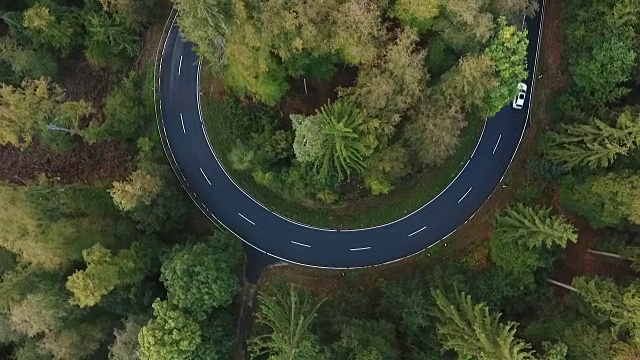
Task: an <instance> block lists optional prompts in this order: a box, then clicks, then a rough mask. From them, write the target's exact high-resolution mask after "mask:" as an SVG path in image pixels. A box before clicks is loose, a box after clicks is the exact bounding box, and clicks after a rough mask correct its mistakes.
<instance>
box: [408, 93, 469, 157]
mask: <svg viewBox="0 0 640 360" xmlns="http://www.w3.org/2000/svg"><path fill="white" fill-rule="evenodd" d="M465 126H467V122H466V121H465V113H464V111H463V105H462V103H461V102H460V100H455V101H451V102H447V100H446V99H445V98H444V97H442V96H439V95H431V96H426V97H425V98H424V99H423V100H422V101H421V102H420V103H419V104H418V107H417V109H415V110H414V112H413V114H412V121H411V122H410V123H409V124H408V125H407V128H406V130H405V132H404V138H405V140H406V141H407V143H408V144H410V146H411V147H412V148H413V150H414V151H415V153H416V154H417V161H418V162H419V163H421V164H422V165H426V166H438V165H441V164H442V163H443V162H444V161H445V160H446V159H447V158H448V157H449V156H451V155H452V154H453V153H454V152H455V150H456V148H457V146H458V142H459V140H460V132H461V131H462V129H463V128H464V127H465Z"/></svg>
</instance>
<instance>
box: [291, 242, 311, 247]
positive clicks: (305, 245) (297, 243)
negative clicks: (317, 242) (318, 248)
mask: <svg viewBox="0 0 640 360" xmlns="http://www.w3.org/2000/svg"><path fill="white" fill-rule="evenodd" d="M291 243H293V244H296V245H300V246H304V247H308V248H310V247H311V245H307V244H303V243H299V242H296V241H293V240H291Z"/></svg>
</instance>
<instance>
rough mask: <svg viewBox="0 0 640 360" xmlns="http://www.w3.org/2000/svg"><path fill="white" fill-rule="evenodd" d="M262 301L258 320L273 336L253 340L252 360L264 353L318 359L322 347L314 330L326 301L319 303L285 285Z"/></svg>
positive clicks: (285, 358) (289, 359) (263, 295)
mask: <svg viewBox="0 0 640 360" xmlns="http://www.w3.org/2000/svg"><path fill="white" fill-rule="evenodd" d="M258 299H259V301H260V309H259V311H258V313H257V315H256V316H257V321H258V323H259V324H262V325H264V326H265V327H267V328H268V329H269V333H267V334H265V335H261V336H258V337H255V338H253V339H252V340H251V343H250V344H249V350H250V352H251V356H252V358H256V357H259V356H261V355H264V354H269V355H270V357H269V359H278V360H280V359H282V360H294V359H295V360H307V359H308V360H311V359H315V358H317V355H318V351H319V348H318V345H317V342H316V339H315V336H314V335H313V334H312V333H311V330H310V327H311V324H312V323H313V320H314V319H315V317H316V312H317V310H318V308H319V307H320V305H322V303H323V302H324V300H321V301H317V300H315V299H314V298H313V297H312V296H311V294H310V293H309V292H308V291H304V290H301V289H299V288H298V287H296V286H294V285H285V284H284V283H280V284H276V285H274V286H271V287H268V288H267V289H266V290H265V291H264V292H261V293H260V294H259V295H258Z"/></svg>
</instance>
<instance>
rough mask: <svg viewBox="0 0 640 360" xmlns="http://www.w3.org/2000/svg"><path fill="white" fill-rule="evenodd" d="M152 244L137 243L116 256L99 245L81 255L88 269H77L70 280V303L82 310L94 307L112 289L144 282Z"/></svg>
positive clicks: (149, 264) (68, 280) (148, 266)
mask: <svg viewBox="0 0 640 360" xmlns="http://www.w3.org/2000/svg"><path fill="white" fill-rule="evenodd" d="M153 246H154V244H150V243H135V244H134V245H132V246H131V248H129V249H124V250H121V251H120V252H119V253H118V255H116V256H114V255H113V254H112V252H111V250H109V249H107V248H105V247H103V246H102V245H100V244H96V245H94V246H93V247H91V248H89V249H87V250H85V251H83V252H82V256H83V257H84V260H85V262H86V263H87V268H86V269H85V270H76V272H74V273H73V274H72V275H71V276H69V278H68V279H67V284H66V286H67V290H69V291H70V292H71V293H72V299H71V302H72V303H74V304H76V305H78V306H80V307H81V308H84V307H88V306H93V305H95V304H97V303H98V302H99V301H100V299H102V297H103V296H104V295H106V294H108V293H109V292H111V291H112V290H113V289H115V288H116V287H118V286H122V285H133V284H136V283H139V282H141V281H142V279H143V278H144V276H145V275H146V273H147V272H148V270H149V268H150V266H151V251H149V250H148V249H145V248H146V247H153Z"/></svg>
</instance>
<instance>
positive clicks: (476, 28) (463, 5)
mask: <svg viewBox="0 0 640 360" xmlns="http://www.w3.org/2000/svg"><path fill="white" fill-rule="evenodd" d="M442 5H443V6H442V8H443V11H442V15H441V16H438V17H437V18H436V20H435V21H434V30H436V31H437V32H438V33H440V36H441V37H442V39H444V41H445V42H446V43H447V45H448V46H450V47H451V48H453V49H454V50H455V51H456V52H457V53H459V54H463V53H468V52H472V51H477V50H479V49H480V48H481V47H482V46H483V45H484V44H485V43H486V42H487V41H488V40H489V39H490V38H491V35H492V34H493V33H494V28H495V24H494V20H493V15H491V14H490V13H489V12H486V11H485V8H486V5H487V0H469V1H464V2H461V1H457V0H443V1H442Z"/></svg>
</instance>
